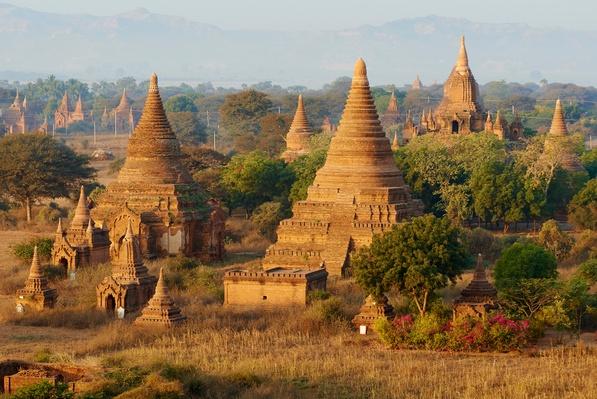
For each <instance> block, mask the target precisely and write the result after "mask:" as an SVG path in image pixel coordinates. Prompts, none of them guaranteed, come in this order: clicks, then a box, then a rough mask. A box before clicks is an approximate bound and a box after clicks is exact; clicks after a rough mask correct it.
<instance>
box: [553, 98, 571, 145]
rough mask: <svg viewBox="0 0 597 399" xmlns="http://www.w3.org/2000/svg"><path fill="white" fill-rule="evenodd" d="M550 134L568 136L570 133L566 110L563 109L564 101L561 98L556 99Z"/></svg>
mask: <svg viewBox="0 0 597 399" xmlns="http://www.w3.org/2000/svg"><path fill="white" fill-rule="evenodd" d="M549 134H550V135H553V136H566V135H567V134H568V129H567V128H566V121H565V120H564V110H563V109H562V102H561V101H560V99H559V98H558V99H557V100H556V108H555V109H554V111H553V118H552V120H551V128H550V129H549Z"/></svg>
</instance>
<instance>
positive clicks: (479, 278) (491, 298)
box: [454, 254, 497, 318]
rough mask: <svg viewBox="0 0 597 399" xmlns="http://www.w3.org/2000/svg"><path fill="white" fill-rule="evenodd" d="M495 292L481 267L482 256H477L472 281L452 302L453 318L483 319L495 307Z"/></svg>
mask: <svg viewBox="0 0 597 399" xmlns="http://www.w3.org/2000/svg"><path fill="white" fill-rule="evenodd" d="M496 300H497V290H496V289H495V287H494V286H493V285H491V283H490V282H489V281H487V276H486V274H485V267H484V266H483V256H482V255H481V254H479V255H478V256H477V266H476V267H475V272H474V274H473V280H472V281H471V282H470V283H469V285H467V286H466V288H465V289H463V290H462V292H461V293H460V296H459V297H458V298H456V300H455V301H454V317H455V318H457V317H462V316H474V317H481V318H484V317H485V316H486V315H487V313H488V312H489V311H490V310H491V309H494V308H495V307H496Z"/></svg>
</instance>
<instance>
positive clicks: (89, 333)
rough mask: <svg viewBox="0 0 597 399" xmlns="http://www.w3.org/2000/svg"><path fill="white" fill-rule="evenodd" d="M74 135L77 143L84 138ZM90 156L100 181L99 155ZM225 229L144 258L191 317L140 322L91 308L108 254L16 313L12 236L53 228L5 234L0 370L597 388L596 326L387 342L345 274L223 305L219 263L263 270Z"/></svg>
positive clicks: (187, 388)
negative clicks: (438, 346) (495, 341)
mask: <svg viewBox="0 0 597 399" xmlns="http://www.w3.org/2000/svg"><path fill="white" fill-rule="evenodd" d="M78 139H79V138H76V139H74V140H73V144H74V145H77V146H78V145H82V144H81V141H80V140H78ZM87 139H88V138H87ZM104 139H105V140H106V143H103V144H102V147H101V148H110V149H112V150H115V149H116V148H119V150H118V151H123V148H124V147H125V146H126V140H125V138H121V140H120V141H121V142H120V144H118V146H116V145H114V144H113V143H112V142H111V141H109V140H108V139H109V138H108V137H105V138H104ZM108 142H110V143H112V144H111V145H114V146H113V147H109V145H108ZM98 146H99V145H98ZM90 150H91V148H89V150H88V151H90ZM115 153H116V151H115ZM119 154H120V155H123V152H121V153H119ZM117 156H118V155H117ZM94 166H96V167H98V168H99V169H100V177H101V180H102V183H104V184H105V183H106V182H108V181H109V179H110V178H111V177H110V176H108V175H107V174H106V171H105V170H106V168H107V163H104V164H99V165H94ZM228 230H230V231H231V232H232V235H234V236H237V237H239V240H238V242H232V243H229V244H228V246H227V249H228V255H227V259H226V260H225V261H222V262H219V263H217V264H214V265H198V266H197V267H195V268H191V269H188V268H181V267H179V265H180V259H178V258H169V259H162V260H157V261H148V262H147V266H148V268H149V269H150V272H151V273H153V274H157V271H158V270H159V268H160V267H164V268H165V272H166V280H167V283H168V286H169V287H170V290H171V294H172V296H173V298H174V300H175V301H176V303H177V304H178V305H179V306H180V307H181V308H182V311H183V313H184V314H185V315H186V316H187V317H188V322H187V323H186V325H184V326H183V327H181V328H178V329H174V330H167V331H161V330H155V329H153V330H147V329H143V328H139V327H135V326H133V325H132V320H133V319H134V315H130V316H129V317H128V318H126V319H125V320H122V321H120V320H114V319H113V318H111V317H109V316H108V315H106V314H104V313H103V312H100V311H98V310H96V309H95V286H96V285H97V284H98V283H99V281H100V280H101V279H102V278H103V277H104V276H106V275H108V274H109V266H108V265H103V266H100V267H97V268H88V269H83V270H81V271H79V272H78V274H77V279H76V280H75V281H68V280H61V279H59V278H53V279H51V285H52V286H54V287H56V288H57V289H58V292H59V299H58V304H57V306H56V308H55V309H53V310H48V311H44V312H42V313H39V314H35V313H30V314H26V315H24V316H17V315H16V313H15V312H14V296H13V295H14V290H15V289H16V288H17V287H19V286H20V285H21V284H23V282H24V280H25V278H26V276H27V273H28V265H26V264H23V263H21V262H19V261H18V260H17V259H16V258H14V257H13V255H12V253H11V250H10V247H11V245H14V244H15V243H17V242H20V241H22V240H23V239H25V238H29V237H37V236H51V235H52V234H53V228H52V227H51V226H45V227H43V226H42V227H40V226H38V227H36V228H34V229H31V232H23V231H2V232H0V276H1V278H0V370H1V368H2V367H1V366H2V361H5V360H8V359H15V360H22V361H27V362H43V363H44V364H47V365H50V366H53V367H56V368H58V369H60V370H63V371H69V372H71V371H72V370H76V373H70V374H69V375H70V377H69V378H72V379H75V380H76V389H77V391H78V392H79V394H80V397H81V398H86V399H92V398H94V399H98V398H111V397H118V398H120V399H126V398H129V399H131V398H143V399H150V398H188V397H191V398H459V399H473V398H474V399H480V398H595V397H597V346H596V343H595V334H594V333H593V334H585V335H584V336H583V337H582V340H581V341H577V340H576V339H564V341H565V343H564V344H562V345H558V346H554V347H551V346H552V343H553V342H556V341H560V340H561V339H560V338H561V337H555V338H556V339H553V337H551V336H549V335H548V336H547V337H546V338H545V339H543V340H542V341H541V342H540V343H538V345H536V346H535V347H533V348H530V349H529V350H527V351H525V352H523V353H506V354H477V353H470V354H464V353H439V352H427V351H394V350H388V349H386V348H385V347H384V346H383V345H381V344H380V343H379V342H378V341H377V340H376V339H375V338H374V337H371V336H359V335H358V334H357V333H356V332H355V331H353V330H352V328H351V326H350V322H349V321H350V319H351V318H352V316H353V315H354V314H356V313H357V311H358V309H359V306H360V304H361V303H362V301H363V298H364V294H363V292H362V291H361V290H360V288H359V287H357V286H356V285H355V284H354V283H353V282H351V281H348V280H341V279H331V280H330V281H329V284H328V285H329V290H330V292H331V294H332V299H329V300H325V301H321V302H318V303H317V305H314V306H311V307H309V308H306V309H286V310H277V311H270V312H266V313H262V312H254V311H253V312H251V311H247V312H241V311H238V310H232V309H226V308H223V307H222V306H221V303H222V298H223V297H222V295H223V287H222V275H223V273H224V271H225V270H227V269H229V268H234V267H243V268H257V267H259V264H260V262H259V257H260V256H261V255H262V254H263V251H264V250H265V248H266V247H267V245H268V242H267V241H266V240H265V239H263V238H262V237H260V236H259V234H257V233H256V232H255V231H254V229H252V227H251V226H250V224H249V222H248V221H246V220H243V219H242V218H233V219H231V220H230V221H229V222H228ZM240 237H242V238H240ZM565 273H566V271H565ZM470 278H471V275H470V273H467V274H465V275H464V276H463V280H462V281H461V282H459V284H458V286H457V287H452V288H448V289H446V290H443V291H442V295H443V296H444V298H445V299H446V300H450V299H452V298H453V297H454V296H455V295H457V293H458V292H459V290H460V289H461V288H462V286H463V285H465V284H466V283H467V282H468V281H470ZM85 392H86V393H85Z"/></svg>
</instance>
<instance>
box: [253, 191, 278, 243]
mask: <svg viewBox="0 0 597 399" xmlns="http://www.w3.org/2000/svg"><path fill="white" fill-rule="evenodd" d="M283 218H284V215H283V209H282V204H281V203H279V202H275V201H271V202H264V203H263V204H261V205H259V206H258V207H257V208H256V209H255V211H254V212H253V215H251V221H252V222H253V224H254V225H255V226H257V229H258V230H259V233H260V234H261V235H262V236H264V237H267V238H268V239H269V240H271V241H275V240H276V227H278V223H280V220H282V219H283Z"/></svg>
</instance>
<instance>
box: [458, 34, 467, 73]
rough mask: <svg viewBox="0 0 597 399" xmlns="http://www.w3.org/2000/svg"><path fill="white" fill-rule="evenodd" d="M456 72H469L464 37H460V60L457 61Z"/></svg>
mask: <svg viewBox="0 0 597 399" xmlns="http://www.w3.org/2000/svg"><path fill="white" fill-rule="evenodd" d="M456 70H457V71H458V72H464V71H466V70H468V54H467V53H466V46H465V44H464V35H462V36H461V37H460V49H459V50H458V59H457V60H456Z"/></svg>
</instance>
